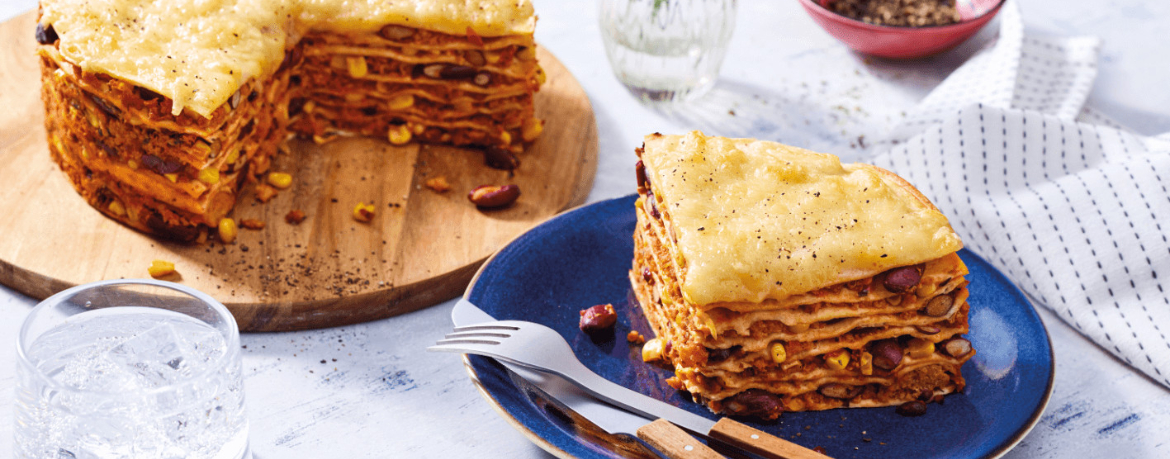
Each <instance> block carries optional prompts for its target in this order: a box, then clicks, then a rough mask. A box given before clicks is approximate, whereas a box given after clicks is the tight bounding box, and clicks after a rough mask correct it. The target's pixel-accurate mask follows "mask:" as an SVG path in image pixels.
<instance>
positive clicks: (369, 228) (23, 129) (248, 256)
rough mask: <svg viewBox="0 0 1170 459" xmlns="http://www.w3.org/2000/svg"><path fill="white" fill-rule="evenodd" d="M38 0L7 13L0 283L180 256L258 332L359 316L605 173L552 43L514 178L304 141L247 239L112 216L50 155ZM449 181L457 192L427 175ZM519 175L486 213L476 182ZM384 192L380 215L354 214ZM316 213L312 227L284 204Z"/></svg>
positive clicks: (245, 326) (477, 259)
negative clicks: (175, 233)
mask: <svg viewBox="0 0 1170 459" xmlns="http://www.w3.org/2000/svg"><path fill="white" fill-rule="evenodd" d="M34 26H35V12H30V13H29V14H25V15H23V16H20V17H17V18H15V19H12V20H10V21H8V22H5V23H3V24H0V43H5V45H4V46H2V47H0V107H4V110H0V184H3V185H0V215H2V216H3V218H2V219H0V283H3V284H5V285H7V286H9V287H12V288H14V289H16V290H19V291H20V292H22V293H24V294H26V295H29V296H32V297H34V298H38V299H39V298H45V297H47V296H49V295H52V294H53V293H56V292H58V291H61V290H63V289H66V288H69V287H71V286H74V285H77V284H81V283H86V282H92V281H98V280H103V279H115V278H138V277H146V276H147V271H146V268H147V267H148V266H149V265H150V263H151V261H152V260H155V259H160V260H167V261H172V262H174V263H175V266H176V268H177V270H178V272H179V275H178V276H177V277H174V278H173V279H170V280H174V281H176V282H180V283H183V284H186V285H189V286H191V287H194V288H197V289H199V290H202V291H204V292H207V293H208V294H210V295H211V296H213V297H215V298H216V299H218V300H220V301H222V302H223V303H224V304H225V305H227V307H228V309H230V310H231V311H232V313H233V314H234V315H235V317H236V320H237V321H238V322H239V325H240V329H241V330H243V331H281V330H297V329H306V328H319V327H329V326H337V325H344V324H350V323H356V322H363V321H369V320H374V319H380V318H384V317H389V316H393V315H397V314H402V313H405V312H409V311H413V310H416V309H419V308H423V307H426V306H430V305H433V304H436V303H439V302H441V301H444V300H447V299H450V298H454V297H455V296H458V295H459V294H460V293H461V292H462V291H463V289H464V287H466V285H467V282H468V281H470V279H471V276H472V275H473V274H474V273H475V271H476V269H477V268H478V267H479V265H480V264H481V263H483V260H484V259H486V258H487V256H489V255H490V254H491V253H492V252H494V251H495V250H496V249H498V248H500V246H501V245H503V244H504V243H506V242H507V241H509V240H511V239H512V238H513V237H514V236H516V235H518V234H520V233H521V232H523V231H525V230H527V229H528V228H531V227H533V226H535V225H536V224H537V223H540V222H541V221H543V220H545V219H547V218H549V217H551V216H553V215H555V214H556V213H558V212H560V211H562V210H564V209H567V208H569V207H572V206H575V205H578V204H580V203H582V202H584V200H585V198H586V196H587V195H588V193H589V190H590V188H591V187H592V184H593V176H594V173H595V172H596V169H597V127H596V124H595V121H594V117H593V109H592V107H591V106H590V104H589V99H588V97H587V96H586V95H585V91H584V90H583V89H582V88H581V86H580V85H579V84H578V83H577V80H576V79H574V78H573V76H572V75H571V74H570V73H569V72H568V70H567V69H566V68H565V67H564V66H563V65H562V64H561V63H560V62H559V61H557V59H556V58H555V57H554V56H553V55H552V54H550V53H549V52H547V51H546V50H544V49H543V48H541V49H540V50H539V51H540V52H539V54H538V59H539V60H540V64H541V66H542V67H543V68H544V70H545V72H546V73H547V75H548V80H547V82H546V83H545V84H544V86H542V87H541V89H540V92H539V93H537V96H536V115H537V117H539V118H542V119H544V120H546V124H545V130H544V133H543V134H542V135H541V137H540V138H539V139H537V141H536V142H535V143H534V144H533V145H532V146H531V147H529V148H528V150H527V151H525V152H524V154H523V155H522V156H520V161H521V165H520V168H519V169H517V170H516V172H515V175H514V176H512V177H509V174H508V173H507V172H505V171H500V170H495V169H491V168H488V167H487V166H485V165H484V162H483V155H482V153H480V152H478V151H475V150H468V149H460V148H453V147H444V146H433V145H422V146H420V145H407V146H403V147H394V146H391V145H390V144H389V143H387V142H385V141H384V140H382V139H370V138H353V139H343V140H338V141H335V142H332V143H328V144H325V145H315V144H313V143H312V142H299V141H294V142H291V143H290V145H289V146H290V147H291V150H292V152H291V154H282V155H278V157H277V158H276V160H275V162H274V166H273V170H278V171H287V172H290V173H292V175H293V177H294V185H293V186H292V187H291V188H289V189H287V190H283V191H281V193H280V194H279V195H278V196H277V197H276V198H275V199H273V200H272V201H270V202H268V203H266V204H260V203H258V202H256V201H255V200H254V199H253V198H252V196H253V194H252V191H251V190H250V189H246V190H245V191H244V192H243V193H241V198H240V200H239V202H237V203H236V208H235V210H233V216H234V217H235V218H236V219H237V221H239V220H240V219H244V218H252V219H258V220H261V221H264V222H267V227H266V228H265V229H263V230H258V231H250V230H244V229H241V230H240V236H239V238H238V239H237V240H236V241H235V243H233V244H229V245H221V244H219V243H211V244H210V245H203V246H184V245H179V244H173V243H169V242H165V241H159V240H155V239H152V238H150V237H147V236H145V235H143V234H140V233H138V232H136V231H134V230H132V229H129V228H127V227H125V226H122V225H120V224H118V223H117V222H115V221H113V220H109V219H107V218H105V217H103V216H102V215H101V214H99V213H98V212H97V211H96V210H94V209H92V208H91V207H90V206H89V205H88V204H86V203H85V201H84V200H82V198H81V197H79V196H78V195H77V194H76V193H75V192H74V190H73V188H72V186H71V185H70V184H69V182H68V181H67V180H66V178H65V176H64V174H62V173H61V172H60V170H58V168H57V167H56V165H55V164H54V163H53V162H52V160H51V159H50V158H49V152H48V147H47V146H46V140H45V130H44V126H43V120H44V108H43V106H42V104H41V99H40V73H39V69H38V66H37V59H36V55H35V51H34V49H35V45H36V43H35V41H34V39H33V28H34ZM439 176H443V177H446V179H447V181H448V182H450V184H451V185H452V189H451V190H450V191H448V192H446V193H437V192H435V191H432V190H431V189H429V188H426V187H425V186H423V183H424V182H425V181H426V179H428V178H431V177H439ZM506 183H515V184H517V185H519V186H520V189H521V192H522V195H521V197H520V199H519V200H518V201H517V202H516V203H515V204H513V205H512V206H510V207H508V208H506V209H503V210H496V211H480V210H477V209H476V208H475V206H473V205H472V204H471V203H470V202H468V200H467V197H466V196H467V192H468V191H469V190H471V189H472V188H474V187H476V186H478V185H482V184H501V185H502V184H506ZM359 201H361V202H367V203H369V202H372V203H373V204H374V206H375V208H376V209H377V215H376V217H375V218H374V220H373V221H372V222H370V223H359V222H357V221H355V220H354V219H353V218H352V211H353V208H354V206H355V205H356V204H357V203H358V202H359ZM293 209H301V210H303V211H304V212H305V213H306V214H307V215H308V219H306V220H305V221H304V222H303V223H301V224H300V225H297V226H294V225H290V224H287V223H285V221H284V215H285V214H286V213H288V212H289V211H290V210H293Z"/></svg>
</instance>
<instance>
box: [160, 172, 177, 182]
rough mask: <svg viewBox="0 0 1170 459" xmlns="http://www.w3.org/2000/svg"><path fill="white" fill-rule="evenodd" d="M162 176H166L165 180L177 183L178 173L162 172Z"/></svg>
mask: <svg viewBox="0 0 1170 459" xmlns="http://www.w3.org/2000/svg"><path fill="white" fill-rule="evenodd" d="M163 176H164V177H166V178H167V180H170V181H171V182H175V183H177V182H178V181H179V174H175V173H170V174H163Z"/></svg>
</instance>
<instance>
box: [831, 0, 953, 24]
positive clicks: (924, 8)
mask: <svg viewBox="0 0 1170 459" xmlns="http://www.w3.org/2000/svg"><path fill="white" fill-rule="evenodd" d="M823 4H824V5H825V6H826V7H827V8H828V9H829V10H831V11H833V12H835V13H837V14H840V15H842V16H845V17H848V18H852V19H856V20H859V21H865V22H868V23H870V24H877V25H888V26H898V27H924V26H940V25H947V24H955V23H957V22H959V20H960V18H959V11H958V10H956V9H955V1H954V0H830V1H827V2H824V3H823Z"/></svg>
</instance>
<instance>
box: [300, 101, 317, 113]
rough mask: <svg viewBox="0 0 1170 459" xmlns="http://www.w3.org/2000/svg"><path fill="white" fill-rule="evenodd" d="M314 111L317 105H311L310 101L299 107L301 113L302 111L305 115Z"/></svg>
mask: <svg viewBox="0 0 1170 459" xmlns="http://www.w3.org/2000/svg"><path fill="white" fill-rule="evenodd" d="M316 109H317V104H315V103H313V101H311V100H310V101H308V102H305V105H302V106H301V111H303V112H305V113H313V110H316Z"/></svg>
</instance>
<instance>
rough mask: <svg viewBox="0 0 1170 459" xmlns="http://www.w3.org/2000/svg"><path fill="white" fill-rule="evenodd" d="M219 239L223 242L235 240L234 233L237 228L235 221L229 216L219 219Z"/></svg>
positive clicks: (228, 242) (235, 233) (236, 232)
mask: <svg viewBox="0 0 1170 459" xmlns="http://www.w3.org/2000/svg"><path fill="white" fill-rule="evenodd" d="M218 227H219V240H220V241H221V242H223V243H224V244H231V243H232V241H234V240H236V235H237V234H238V233H239V230H238V229H236V221H235V220H232V219H230V218H223V219H220V220H219V225H218Z"/></svg>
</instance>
